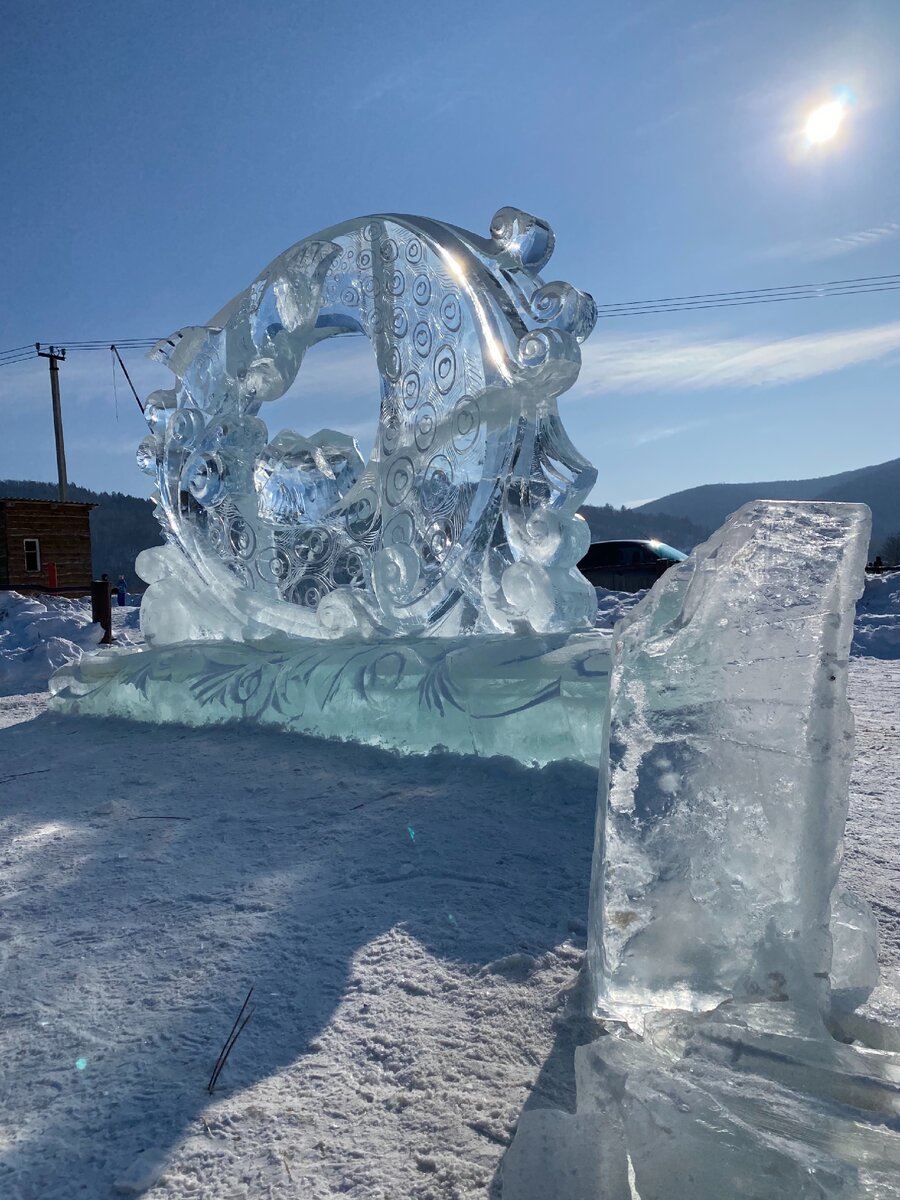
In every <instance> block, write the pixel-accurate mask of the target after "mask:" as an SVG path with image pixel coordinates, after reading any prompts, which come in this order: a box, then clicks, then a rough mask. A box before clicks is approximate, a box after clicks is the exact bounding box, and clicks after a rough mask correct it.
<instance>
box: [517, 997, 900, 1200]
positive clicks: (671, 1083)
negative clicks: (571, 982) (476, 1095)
mask: <svg viewBox="0 0 900 1200" xmlns="http://www.w3.org/2000/svg"><path fill="white" fill-rule="evenodd" d="M833 1033H834V1035H835V1036H834V1037H832V1036H829V1034H828V1033H827V1032H826V1030H825V1029H824V1028H821V1027H820V1028H818V1029H816V1030H813V1031H810V1030H809V1029H808V1028H807V1025H806V1023H805V1021H802V1020H801V1021H799V1022H798V1021H797V1014H796V1011H795V1010H793V1009H792V1007H791V1006H790V1005H788V1004H772V1003H765V1002H764V1003H759V1004H747V1005H733V1006H726V1007H725V1008H723V1009H722V1010H720V1011H719V1012H716V1013H712V1014H686V1013H656V1014H653V1015H652V1016H650V1017H648V1019H647V1024H646V1037H645V1038H643V1039H639V1038H637V1037H635V1036H634V1035H632V1034H631V1033H629V1032H628V1031H627V1030H625V1029H624V1028H622V1027H620V1028H619V1029H617V1030H614V1031H613V1032H612V1033H611V1034H609V1035H607V1036H603V1037H599V1038H598V1039H597V1040H596V1041H594V1042H591V1043H590V1044H589V1045H586V1046H581V1047H579V1049H577V1050H576V1051H575V1077H576V1089H577V1112H576V1113H574V1114H571V1113H564V1112H556V1111H552V1110H545V1111H537V1112H530V1113H529V1112H526V1113H525V1114H524V1115H523V1118H522V1119H521V1121H520V1122H519V1129H518V1131H517V1133H516V1138H515V1141H514V1142H513V1145H512V1147H511V1149H510V1151H509V1154H508V1155H507V1158H506V1160H505V1161H504V1164H503V1200H537V1198H538V1197H540V1198H542V1200H543V1198H544V1197H551V1196H552V1197H553V1200H631V1197H633V1196H634V1194H635V1192H634V1191H632V1189H631V1187H630V1186H628V1185H627V1184H626V1185H625V1186H623V1180H624V1179H625V1178H626V1176H627V1172H628V1171H629V1169H630V1172H631V1174H632V1177H633V1180H634V1185H635V1190H636V1193H637V1194H638V1195H639V1196H640V1198H641V1200H725V1198H726V1197H727V1198H728V1200H795V1198H796V1200H896V1197H897V1195H898V1190H897V1180H898V1178H900V1132H898V1114H900V1054H897V1053H896V1049H895V1048H890V1046H889V1045H888V1046H886V1045H885V1044H884V1043H885V1039H887V1042H888V1043H889V1044H890V1043H891V1042H892V1040H893V1041H894V1042H895V1041H896V1033H894V1034H893V1039H892V1036H891V1034H892V1031H890V1030H888V1029H885V1027H883V1026H880V1025H878V1024H877V1023H875V1022H866V1021H863V1020H860V1019H858V1018H857V1019H855V1021H854V1024H853V1028H852V1036H853V1039H854V1044H853V1045H848V1044H844V1042H845V1041H849V1040H850V1036H851V1031H850V1030H849V1029H845V1028H844V1027H842V1026H841V1025H840V1024H836V1025H834V1026H833ZM548 1142H549V1144H547V1143H548Z"/></svg>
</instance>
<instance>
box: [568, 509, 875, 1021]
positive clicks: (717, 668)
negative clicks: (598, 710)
mask: <svg viewBox="0 0 900 1200" xmlns="http://www.w3.org/2000/svg"><path fill="white" fill-rule="evenodd" d="M869 526H870V514H869V510H868V509H867V508H866V507H865V506H864V505H856V504H825V503H809V504H800V503H790V502H781V501H757V502H754V503H751V504H747V505H745V506H744V507H743V508H742V509H740V510H739V511H738V512H737V513H735V514H734V516H732V517H731V518H730V520H729V521H728V522H727V523H726V524H725V525H724V526H723V527H722V528H721V529H720V530H719V531H718V532H717V533H715V534H714V535H713V537H712V538H710V540H709V541H708V542H706V543H705V544H704V545H703V546H701V547H699V548H698V549H697V550H695V551H694V553H693V554H692V556H691V557H690V559H688V561H687V562H684V563H681V564H679V565H678V566H676V567H673V568H672V569H671V570H669V571H668V572H666V574H665V575H664V576H663V578H662V579H661V580H660V581H659V582H658V583H657V585H656V586H655V587H654V588H653V589H652V590H651V592H650V593H649V594H648V596H647V597H646V598H645V599H644V600H643V601H642V602H641V603H640V604H639V605H638V606H637V607H636V608H635V609H634V610H633V611H632V612H631V613H630V614H629V615H628V616H627V617H626V618H625V619H624V620H623V622H622V623H621V624H620V625H619V626H618V627H617V629H616V633H615V639H614V641H615V644H614V650H613V656H614V658H613V676H612V681H611V688H610V719H609V731H608V738H609V760H608V761H609V765H608V771H609V777H608V782H607V781H604V780H601V787H600V801H599V806H598V823H597V839H596V846H595V857H594V867H593V875H592V898H591V918H590V926H589V947H588V953H589V971H590V980H591V987H592V992H593V1002H594V1008H595V1012H596V1013H597V1015H607V1016H612V1017H615V1018H617V1019H621V1020H625V1021H628V1022H629V1023H630V1024H632V1025H633V1026H634V1027H635V1028H637V1029H640V1026H641V1022H642V1019H643V1014H644V1013H645V1012H646V1011H648V1010H652V1009H654V1008H682V1009H689V1010H693V1011H703V1010H706V1009H710V1008H713V1007H714V1006H715V1005H717V1004H719V1003H721V1002H722V1001H724V1000H728V999H731V998H738V999H766V998H768V999H771V1000H778V1001H788V1000H790V1001H791V1002H793V1003H795V1004H796V1005H798V1006H799V1007H800V1008H807V1009H809V1010H810V1011H812V1012H815V1011H816V1010H817V1009H818V1008H819V1007H821V1006H824V1005H825V1004H826V1002H827V995H826V993H827V981H828V973H829V970H830V967H831V938H830V936H829V919H830V900H831V896H832V893H833V891H834V888H835V885H836V883H837V877H838V869H839V866H840V858H841V846H842V841H841V839H842V836H843V829H844V822H845V819H846V816H847V803H848V786H849V776H850V768H851V764H852V751H853V718H852V715H851V712H850V708H849V704H848V702H847V669H848V654H849V649H850V640H851V636H852V632H853V617H854V606H855V602H856V600H857V598H858V596H859V595H860V593H861V590H862V586H863V579H864V566H865V559H866V550H867V545H868V539H869ZM842 933H843V934H845V935H846V936H845V938H844V940H845V942H846V943H848V944H849V943H850V942H852V943H853V944H854V946H855V949H854V950H853V954H854V956H856V957H857V958H858V959H859V961H860V963H862V960H863V959H864V958H865V950H864V948H862V947H860V946H859V944H858V939H859V936H864V935H865V930H864V929H863V928H862V926H861V925H857V926H856V927H852V923H851V925H848V924H847V923H846V922H845V923H844V926H843V927H842Z"/></svg>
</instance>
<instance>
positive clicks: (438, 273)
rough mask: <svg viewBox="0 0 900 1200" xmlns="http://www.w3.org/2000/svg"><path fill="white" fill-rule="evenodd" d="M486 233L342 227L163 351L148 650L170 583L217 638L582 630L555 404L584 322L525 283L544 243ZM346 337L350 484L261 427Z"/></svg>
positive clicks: (327, 442)
mask: <svg viewBox="0 0 900 1200" xmlns="http://www.w3.org/2000/svg"><path fill="white" fill-rule="evenodd" d="M490 232H491V237H490V239H485V238H481V237H479V236H477V235H475V234H472V233H467V232H465V231H464V230H461V229H457V228H455V227H454V226H451V225H447V224H444V223H442V222H439V221H432V220H427V219H425V218H421V217H408V216H376V217H366V218H360V219H358V220H353V221H346V222H344V223H343V224H341V225H336V226H334V227H333V228H331V229H327V230H325V231H324V232H322V233H320V234H317V235H316V236H314V237H311V238H306V239H305V240H304V241H301V242H298V243H297V245H295V246H292V247H291V248H290V249H289V250H287V251H285V252H284V253H283V254H282V255H280V256H279V257H278V258H277V259H275V261H274V262H273V263H271V264H270V265H269V266H268V267H267V268H266V269H265V270H264V271H263V272H262V273H261V274H260V275H259V276H258V277H257V278H256V279H255V280H254V282H253V283H252V284H251V285H250V287H248V288H247V289H245V290H244V291H243V292H241V293H240V295H239V296H237V297H235V299H233V300H232V301H231V302H230V303H229V304H228V305H226V306H225V308H223V309H222V311H221V312H219V313H218V314H217V315H216V316H215V317H213V318H212V320H211V321H210V323H209V325H207V326H203V327H193V328H188V329H182V330H179V331H178V332H177V333H175V334H173V335H172V337H170V338H167V339H165V340H164V341H162V342H160V343H159V345H158V346H157V347H156V349H155V351H154V354H155V356H156V357H157V358H158V359H160V360H161V361H164V362H166V363H167V364H168V365H169V367H170V368H171V369H172V371H173V372H174V374H175V376H176V378H177V383H176V386H175V387H174V388H173V389H172V390H170V391H161V392H156V393H154V394H153V395H152V396H151V397H150V399H149V401H148V404H147V410H146V416H147V420H148V422H149V425H150V431H151V432H150V435H149V436H148V437H147V438H145V439H144V441H143V442H142V443H141V446H140V449H139V452H138V460H139V463H140V464H141V466H142V467H143V468H144V469H145V470H146V471H148V472H149V473H150V474H152V475H154V476H155V477H156V481H157V493H156V499H157V509H156V512H157V515H158V517H159V519H160V521H161V523H162V525H163V528H164V531H165V534H166V537H167V539H168V541H169V542H170V543H171V545H172V547H173V549H172V550H171V551H169V552H168V553H167V554H166V555H163V556H157V558H156V561H155V563H154V564H153V566H152V574H153V578H152V579H151V580H150V582H151V588H150V605H149V607H148V610H147V613H148V621H147V625H146V629H145V633H146V636H147V637H148V639H149V640H150V641H151V642H153V641H154V640H162V638H163V637H164V629H165V625H166V621H165V619H164V613H163V612H162V609H163V608H165V607H166V606H168V605H169V603H170V602H171V603H173V604H176V606H177V598H178V595H179V592H180V590H181V582H182V580H183V578H184V570H183V564H184V562H187V563H189V564H190V568H191V571H192V572H193V574H194V575H195V576H196V577H197V579H198V580H199V581H200V583H201V584H202V587H201V589H199V590H200V591H201V592H202V594H203V596H204V600H205V603H204V606H205V608H206V610H207V612H206V617H205V620H202V621H200V622H199V623H200V624H201V625H203V627H204V628H205V629H207V631H208V632H209V633H210V635H211V636H212V637H221V636H226V637H233V636H234V632H233V631H234V630H235V629H237V631H238V637H239V639H240V640H258V639H260V638H264V637H266V636H268V635H270V634H271V633H272V631H273V630H280V631H283V632H286V633H289V634H291V635H299V636H304V637H333V636H350V635H352V634H359V635H363V636H366V635H372V636H380V637H384V636H398V635H403V634H409V633H415V634H419V635H421V634H440V635H441V636H451V637H452V636H460V635H465V634H469V633H497V632H511V631H513V630H521V629H531V630H534V631H537V632H550V631H559V630H570V629H576V628H587V627H588V626H589V624H590V620H591V617H592V614H593V612H594V610H595V608H596V601H595V595H594V592H593V589H592V588H591V587H590V585H589V584H588V583H587V582H586V581H585V580H584V579H583V578H582V577H581V576H580V575H579V573H578V572H577V571H576V570H575V563H576V562H577V561H578V559H579V558H580V557H581V556H582V554H583V553H584V550H585V548H586V546H587V542H588V540H589V533H588V528H587V525H586V524H585V523H584V521H582V520H581V519H579V518H577V517H576V509H577V507H578V505H579V503H581V501H582V500H583V499H584V498H585V496H586V495H587V493H588V491H589V490H590V488H591V486H592V485H593V483H594V480H595V477H596V472H595V471H594V469H593V468H592V467H591V465H590V464H589V463H588V462H587V461H586V460H585V459H584V458H583V457H582V456H581V455H580V454H579V453H578V451H577V450H576V449H575V448H574V446H573V445H572V443H571V442H570V441H569V438H568V437H567V435H566V433H565V431H564V429H563V426H562V423H561V421H560V418H559V413H558V411H557V404H556V398H557V397H558V396H559V395H560V393H562V392H564V391H565V390H566V389H567V388H569V387H571V385H572V384H573V383H574V381H575V379H576V377H577V375H578V370H579V366H580V361H581V359H580V351H579V343H580V342H581V341H583V340H584V338H586V337H587V335H588V334H589V333H590V331H591V329H592V328H593V325H594V320H595V316H596V311H595V306H594V302H593V300H592V299H591V297H590V296H588V295H587V294H586V293H583V292H579V291H577V290H576V289H575V288H573V287H571V286H570V285H569V284H567V283H560V282H555V281H554V282H549V283H545V282H544V281H543V280H542V279H541V277H540V276H539V275H538V274H537V272H538V271H539V270H540V269H541V268H542V267H543V266H544V265H545V264H546V263H547V261H548V260H549V258H550V255H551V254H552V251H553V245H554V237H553V232H552V230H551V229H550V227H549V226H548V225H547V224H546V223H545V222H544V221H541V220H539V219H537V218H535V217H532V216H529V215H528V214H526V213H523V212H520V211H519V210H517V209H513V208H502V209H500V210H499V212H497V213H496V215H495V216H494V218H493V220H492V222H491V231H490ZM345 334H364V335H365V336H367V337H368V338H369V340H370V342H371V343H372V348H373V351H374V354H375V358H376V361H377V364H378V370H379V373H380V377H381V407H380V417H379V421H378V430H377V437H376V440H375V446H374V449H373V451H372V455H371V457H370V459H369V461H368V463H363V461H362V458H361V456H360V454H359V451H358V449H357V447H356V445H355V443H354V442H353V440H352V439H351V438H348V437H346V436H345V435H342V434H340V433H335V432H334V431H331V430H327V429H325V430H320V431H319V432H318V433H316V434H313V435H312V436H301V435H300V434H298V433H295V432H294V431H293V430H282V431H281V432H280V433H278V434H276V435H275V436H270V434H269V431H268V429H267V428H266V425H265V424H264V423H263V421H262V419H261V416H260V414H261V411H262V408H263V404H264V402H266V401H271V400H275V399H277V398H278V397H279V396H281V395H283V394H284V392H285V391H286V390H287V388H288V387H289V386H290V384H291V382H292V381H293V379H294V377H295V376H296V374H297V371H298V369H299V368H300V365H301V363H302V360H303V356H304V355H305V353H306V351H307V350H308V349H309V348H310V347H312V346H314V345H315V344H316V343H317V342H319V341H322V340H323V339H325V338H328V337H335V336H338V335H345ZM164 581H165V583H164ZM161 585H163V586H161ZM154 591H156V592H158V593H159V594H160V596H163V595H164V596H165V598H166V599H165V604H164V605H160V604H158V603H155V602H154ZM154 611H155V612H156V614H157V616H159V617H160V618H161V619H160V620H158V621H154V620H151V619H150V614H151V613H153V612H154Z"/></svg>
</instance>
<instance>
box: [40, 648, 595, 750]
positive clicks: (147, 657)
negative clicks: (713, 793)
mask: <svg viewBox="0 0 900 1200" xmlns="http://www.w3.org/2000/svg"><path fill="white" fill-rule="evenodd" d="M195 636H196V633H195ZM610 640H611V639H610V637H609V635H607V634H603V633H601V632H599V631H589V632H585V633H572V634H545V635H541V636H538V635H534V634H532V635H527V634H522V635H519V636H512V637H511V636H508V635H507V636H497V637H472V636H469V637H464V638H456V639H452V638H393V637H392V638H390V639H387V640H381V639H377V638H375V639H369V640H363V639H361V638H350V639H326V640H313V639H310V638H304V639H298V638H293V639H291V638H287V637H285V636H283V635H281V636H277V635H270V636H268V637H266V638H264V639H262V640H261V641H259V642H256V643H254V644H250V643H246V642H225V641H222V642H216V641H204V642H193V643H187V644H176V645H171V646H156V647H150V648H146V649H142V650H117V649H114V650H111V651H109V652H106V653H101V654H96V655H92V656H90V657H89V658H88V657H85V658H84V659H82V661H81V662H80V663H78V664H72V665H71V666H69V667H66V668H64V669H63V670H61V671H59V672H58V673H57V674H56V675H55V676H54V677H53V679H52V680H51V684H50V687H51V691H52V693H53V697H52V699H51V702H50V703H51V707H52V708H53V709H55V710H56V711H58V712H66V713H71V714H88V715H96V716H119V717H129V718H131V719H134V720H141V721H151V722H159V723H166V722H170V723H171V722H177V723H181V724H187V725H215V724H222V723H224V722H228V721H238V720H239V721H242V722H248V723H251V724H258V725H265V726H269V727H274V728H279V729H285V730H291V731H294V732H299V733H307V734H312V735H315V736H319V737H332V738H336V739H340V740H342V741H354V742H360V743H363V744H365V745H371V746H382V747H385V748H387V749H392V750H399V751H401V752H403V753H411V754H427V753H429V752H430V751H431V750H433V749H434V748H436V747H437V748H440V749H444V750H449V751H452V752H454V753H458V754H477V755H482V756H487V755H506V756H510V757H514V758H516V759H518V760H519V761H521V762H523V763H526V764H532V763H534V764H538V765H544V764H546V763H549V762H552V761H554V760H556V759H573V760H576V761H579V762H584V763H587V764H589V765H590V766H596V765H597V762H598V759H599V755H600V728H599V725H600V714H601V713H602V711H603V708H604V706H605V703H606V691H607V688H608V685H609V646H610Z"/></svg>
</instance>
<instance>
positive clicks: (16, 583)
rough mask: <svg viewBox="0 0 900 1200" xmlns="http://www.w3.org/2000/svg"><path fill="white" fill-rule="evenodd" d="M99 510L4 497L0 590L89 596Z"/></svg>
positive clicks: (0, 529)
mask: <svg viewBox="0 0 900 1200" xmlns="http://www.w3.org/2000/svg"><path fill="white" fill-rule="evenodd" d="M96 507H97V506H96V505H95V504H84V503H81V502H70V501H66V502H62V501H59V500H18V499H3V498H2V497H0V590H3V589H6V590H14V591H17V592H55V593H58V594H60V595H65V596H83V595H87V594H88V593H89V592H90V590H91V577H92V571H91V509H92V508H96Z"/></svg>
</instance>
